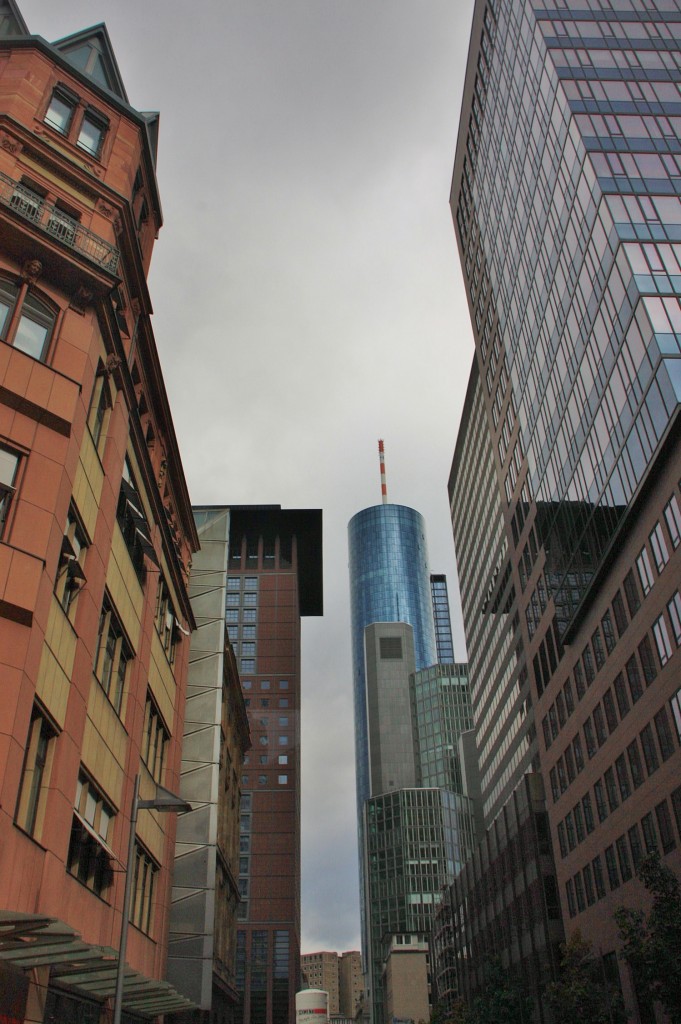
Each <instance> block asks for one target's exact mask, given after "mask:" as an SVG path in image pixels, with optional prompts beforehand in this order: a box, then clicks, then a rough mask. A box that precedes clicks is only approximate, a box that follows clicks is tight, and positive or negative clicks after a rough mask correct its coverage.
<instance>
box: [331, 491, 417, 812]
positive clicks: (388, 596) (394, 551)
mask: <svg viewBox="0 0 681 1024" xmlns="http://www.w3.org/2000/svg"><path fill="white" fill-rule="evenodd" d="M348 542H349V549H350V611H351V617H352V670H353V687H354V698H355V761H356V770H357V805H358V816H359V818H360V820H361V813H362V805H363V803H364V801H365V800H366V799H367V797H368V796H370V787H369V755H368V740H367V715H366V676H365V667H364V630H365V628H366V627H367V626H369V625H371V624H372V623H374V622H406V623H408V624H409V625H410V626H411V627H412V629H413V631H414V661H415V666H416V669H417V671H418V670H419V669H421V668H426V667H427V666H428V665H433V664H435V662H436V660H437V654H436V645H435V629H434V625H433V605H432V600H431V591H430V572H429V568H428V549H427V546H426V528H425V523H424V520H423V516H422V515H421V514H420V512H416V511H415V510H414V509H413V508H407V507H406V506H404V505H391V504H386V505H374V506H372V507H371V508H365V509H362V511H361V512H358V513H357V515H355V516H353V517H352V519H351V520H350V522H349V524H348Z"/></svg>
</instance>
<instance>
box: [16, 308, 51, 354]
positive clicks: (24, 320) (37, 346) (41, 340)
mask: <svg viewBox="0 0 681 1024" xmlns="http://www.w3.org/2000/svg"><path fill="white" fill-rule="evenodd" d="M48 331H49V328H47V327H45V326H44V325H43V324H37V323H36V322H35V320H31V319H30V317H28V316H27V315H26V314H25V313H24V315H23V316H22V317H21V319H20V320H19V326H18V327H17V333H16V334H15V336H14V347H15V348H18V349H21V351H22V352H26V353H27V354H28V355H29V356H33V358H34V359H41V358H42V354H43V351H44V348H45V342H46V340H47V335H48Z"/></svg>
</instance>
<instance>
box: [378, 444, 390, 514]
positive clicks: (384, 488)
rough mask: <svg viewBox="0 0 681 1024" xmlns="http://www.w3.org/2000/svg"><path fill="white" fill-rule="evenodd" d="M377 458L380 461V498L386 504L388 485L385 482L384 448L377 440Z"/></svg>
mask: <svg viewBox="0 0 681 1024" xmlns="http://www.w3.org/2000/svg"><path fill="white" fill-rule="evenodd" d="M378 458H379V461H380V463H381V499H382V501H383V504H384V505H387V504H388V485H387V484H386V482H385V448H384V447H383V442H382V441H379V442H378Z"/></svg>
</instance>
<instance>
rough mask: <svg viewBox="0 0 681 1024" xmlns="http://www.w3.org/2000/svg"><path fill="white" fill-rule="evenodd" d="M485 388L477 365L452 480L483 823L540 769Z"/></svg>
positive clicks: (486, 822)
mask: <svg viewBox="0 0 681 1024" xmlns="http://www.w3.org/2000/svg"><path fill="white" fill-rule="evenodd" d="M483 387H484V385H483V384H482V382H481V380H480V376H479V373H478V364H477V361H474V363H473V367H472V370H471V377H470V381H469V385H468V392H467V394H466V402H465V405H464V411H463V416H462V418H461V427H460V429H459V436H458V439H457V444H456V451H455V454H454V461H453V464H452V472H451V474H450V479H449V499H450V506H451V514H452V529H453V532H454V546H455V548H456V559H457V565H458V569H459V585H460V588H461V603H462V611H463V622H464V629H465V632H466V647H467V649H468V672H469V679H470V696H471V703H472V707H473V718H474V723H475V740H476V745H477V749H478V758H479V764H480V785H481V793H482V803H483V813H484V818H485V824H486V825H490V824H491V823H492V821H493V820H494V818H495V817H496V815H497V814H498V813H499V811H500V810H501V808H502V807H503V805H504V803H505V802H506V801H507V800H508V798H509V796H510V795H511V793H512V792H513V790H514V788H515V787H516V786H517V785H518V783H519V782H520V780H521V779H522V777H523V775H524V774H525V773H526V772H528V771H531V770H533V769H534V770H536V769H537V768H538V753H537V739H536V731H535V728H534V722H533V717H532V714H531V706H532V703H531V695H530V681H529V676H528V672H527V668H526V665H525V650H524V645H523V640H522V636H521V632H520V619H519V612H518V602H517V596H516V590H515V586H514V583H513V577H512V572H511V561H510V554H509V543H508V539H507V536H506V530H505V527H504V516H503V509H502V503H501V497H500V494H499V489H498V485H497V482H496V471H495V465H494V450H493V447H492V442H491V439H490V437H489V431H488V427H487V418H486V413H485V405H484V396H483Z"/></svg>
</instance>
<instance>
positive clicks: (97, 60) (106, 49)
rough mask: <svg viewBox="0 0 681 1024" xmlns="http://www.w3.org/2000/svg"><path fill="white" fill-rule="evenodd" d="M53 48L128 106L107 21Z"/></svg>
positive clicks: (69, 37)
mask: <svg viewBox="0 0 681 1024" xmlns="http://www.w3.org/2000/svg"><path fill="white" fill-rule="evenodd" d="M3 2H5V3H11V2H12V0H0V4H2V3H3ZM52 45H53V46H54V48H55V50H58V51H59V53H61V54H63V56H64V57H66V59H67V60H68V61H69V63H70V64H73V66H74V67H75V68H78V70H79V71H81V72H82V73H83V74H84V75H87V76H88V78H91V79H92V80H93V82H96V83H97V85H99V86H101V87H102V88H104V89H108V90H109V92H112V93H114V95H115V96H118V97H119V99H122V100H124V101H125V103H128V95H127V93H126V91H125V86H124V85H123V79H122V78H121V73H120V71H119V69H118V63H117V62H116V57H115V55H114V52H113V47H112V45H111V39H110V38H109V33H108V32H107V30H106V25H105V24H104V23H103V22H102V23H101V24H99V25H93V26H92V28H86V29H84V30H83V31H82V32H75V33H74V34H73V35H70V36H65V37H64V38H63V39H57V41H56V42H54V43H52Z"/></svg>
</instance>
